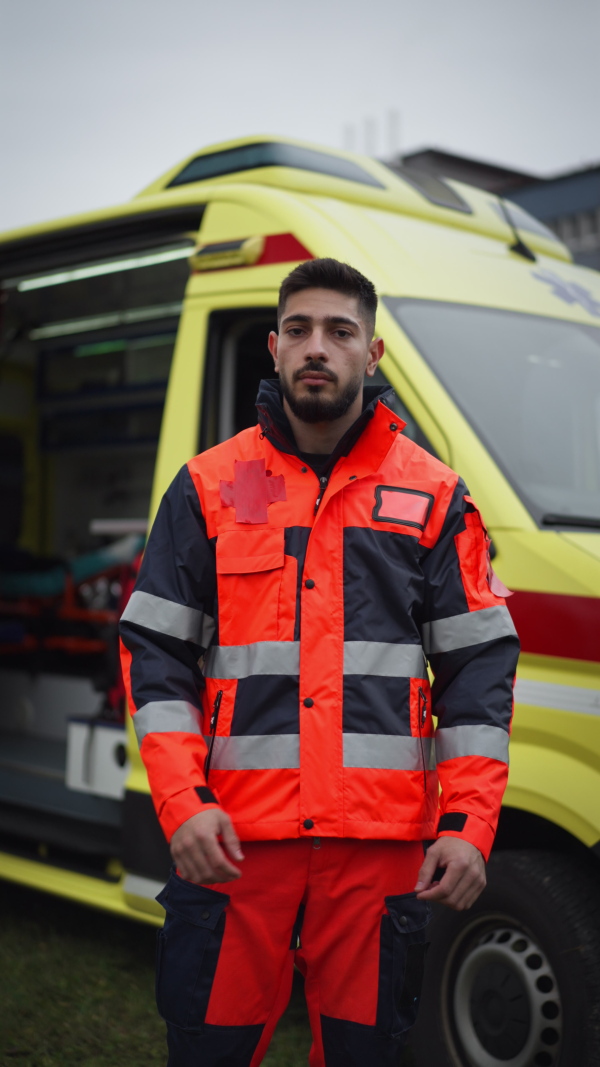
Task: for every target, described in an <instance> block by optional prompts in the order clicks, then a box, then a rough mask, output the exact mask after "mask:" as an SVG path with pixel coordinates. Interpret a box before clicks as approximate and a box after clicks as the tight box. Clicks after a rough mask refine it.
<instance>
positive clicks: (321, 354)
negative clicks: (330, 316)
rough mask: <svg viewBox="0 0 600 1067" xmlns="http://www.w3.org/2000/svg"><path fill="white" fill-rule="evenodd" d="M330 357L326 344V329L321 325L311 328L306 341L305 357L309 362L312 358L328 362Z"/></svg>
mask: <svg viewBox="0 0 600 1067" xmlns="http://www.w3.org/2000/svg"><path fill="white" fill-rule="evenodd" d="M328 358H329V357H328V354H327V348H326V345H325V330H323V329H322V328H321V327H320V326H315V328H314V329H313V330H311V333H310V336H309V338H308V341H307V343H306V347H305V349H304V359H305V361H306V362H307V363H308V362H310V360H319V361H320V362H321V363H326V362H327V360H328Z"/></svg>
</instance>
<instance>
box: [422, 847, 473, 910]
mask: <svg viewBox="0 0 600 1067" xmlns="http://www.w3.org/2000/svg"><path fill="white" fill-rule="evenodd" d="M438 867H445V873H444V876H443V877H442V878H441V880H440V881H439V882H438V881H433V875H434V872H435V871H436V869H437V868H438ZM485 883H486V878H485V863H484V860H483V856H482V855H481V852H480V851H479V849H478V848H475V845H472V844H471V843H470V842H469V841H462V840H461V839H460V838H459V837H438V839H437V841H434V843H433V845H430V847H429V848H428V849H427V855H426V856H425V860H424V862H423V866H422V867H421V870H420V871H419V874H418V878H417V884H416V886H415V892H416V894H417V898H418V899H419V900H434V901H437V902H438V903H440V904H445V905H446V907H447V908H454V910H455V911H464V910H465V909H466V908H470V907H471V904H474V903H475V901H476V900H477V897H478V896H479V894H480V893H481V891H482V890H483V889H485Z"/></svg>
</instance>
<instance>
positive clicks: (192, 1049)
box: [167, 1023, 263, 1067]
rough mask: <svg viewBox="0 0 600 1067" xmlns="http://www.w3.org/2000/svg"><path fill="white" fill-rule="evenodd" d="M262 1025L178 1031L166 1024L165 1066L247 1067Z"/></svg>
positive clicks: (206, 1025) (205, 1026)
mask: <svg viewBox="0 0 600 1067" xmlns="http://www.w3.org/2000/svg"><path fill="white" fill-rule="evenodd" d="M262 1031H263V1028H262V1026H209V1025H208V1024H205V1025H204V1026H203V1028H202V1030H201V1031H199V1032H193V1031H191V1030H180V1029H179V1028H178V1027H177V1026H171V1025H170V1024H169V1023H167V1044H168V1046H169V1060H168V1063H167V1067H250V1062H251V1060H252V1057H253V1055H254V1051H255V1049H256V1046H257V1045H258V1042H259V1041H260V1036H261V1034H262Z"/></svg>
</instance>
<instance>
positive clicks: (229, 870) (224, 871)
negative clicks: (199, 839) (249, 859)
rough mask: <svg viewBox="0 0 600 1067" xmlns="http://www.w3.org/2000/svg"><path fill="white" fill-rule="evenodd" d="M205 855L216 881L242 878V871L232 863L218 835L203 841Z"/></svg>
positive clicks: (211, 875)
mask: <svg viewBox="0 0 600 1067" xmlns="http://www.w3.org/2000/svg"><path fill="white" fill-rule="evenodd" d="M203 846H204V856H205V859H206V862H207V864H208V866H209V872H210V877H211V878H212V879H213V881H215V882H230V881H231V880H232V879H233V878H240V877H241V874H242V872H241V871H240V870H239V868H238V867H234V866H233V863H230V862H229V860H228V859H227V856H226V855H225V853H224V852H223V849H222V848H221V846H220V844H219V842H218V841H217V839H216V837H212V838H210V839H208V840H206V841H204V842H203Z"/></svg>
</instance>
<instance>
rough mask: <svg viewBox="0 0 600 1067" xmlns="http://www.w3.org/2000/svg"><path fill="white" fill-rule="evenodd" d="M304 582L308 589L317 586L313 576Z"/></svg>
mask: <svg viewBox="0 0 600 1067" xmlns="http://www.w3.org/2000/svg"><path fill="white" fill-rule="evenodd" d="M304 584H305V586H306V588H307V589H314V587H315V583H314V582H313V580H312V578H307V579H306V581H305V583H304Z"/></svg>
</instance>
